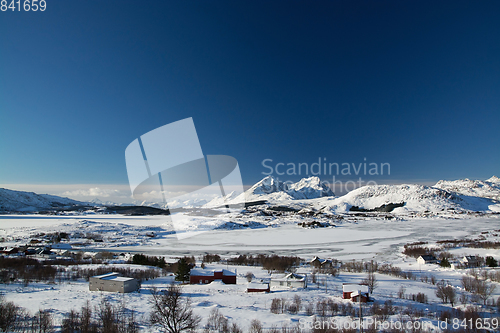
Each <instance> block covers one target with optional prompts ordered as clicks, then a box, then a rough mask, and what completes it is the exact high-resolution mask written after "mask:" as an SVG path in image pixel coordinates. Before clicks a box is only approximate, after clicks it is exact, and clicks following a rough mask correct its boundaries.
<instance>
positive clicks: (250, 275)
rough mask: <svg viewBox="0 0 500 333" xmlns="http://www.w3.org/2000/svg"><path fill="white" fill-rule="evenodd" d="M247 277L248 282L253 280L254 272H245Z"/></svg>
mask: <svg viewBox="0 0 500 333" xmlns="http://www.w3.org/2000/svg"><path fill="white" fill-rule="evenodd" d="M245 277H246V278H247V281H248V282H252V279H253V277H254V275H253V273H252V272H247V273H246V274H245Z"/></svg>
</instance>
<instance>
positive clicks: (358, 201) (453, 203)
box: [315, 184, 500, 214]
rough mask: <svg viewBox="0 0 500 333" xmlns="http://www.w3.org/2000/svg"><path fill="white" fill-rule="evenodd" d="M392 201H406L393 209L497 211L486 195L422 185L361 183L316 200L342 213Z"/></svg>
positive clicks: (325, 207)
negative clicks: (336, 196) (339, 193)
mask: <svg viewBox="0 0 500 333" xmlns="http://www.w3.org/2000/svg"><path fill="white" fill-rule="evenodd" d="M391 203H405V204H404V207H399V208H396V209H394V213H396V214H398V213H399V214H400V213H403V214H404V213H408V212H441V211H456V212H466V211H481V212H488V211H490V212H491V211H499V209H500V204H499V203H498V202H497V201H495V200H492V199H489V198H482V197H475V196H464V195H461V194H458V193H453V192H448V191H446V190H443V189H440V188H435V187H429V186H424V185H407V184H404V185H375V186H364V187H361V188H358V189H356V190H354V191H351V192H349V193H347V194H346V195H344V196H342V197H339V198H335V199H333V200H328V201H323V200H318V201H316V202H315V206H316V208H318V209H322V210H330V211H332V212H334V213H345V212H347V211H349V209H350V208H351V207H353V206H357V207H359V208H363V209H374V208H377V207H380V206H382V205H387V204H391Z"/></svg>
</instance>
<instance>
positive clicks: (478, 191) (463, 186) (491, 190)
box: [434, 176, 500, 200]
mask: <svg viewBox="0 0 500 333" xmlns="http://www.w3.org/2000/svg"><path fill="white" fill-rule="evenodd" d="M434 187H436V188H440V189H443V190H446V191H448V192H455V193H458V194H462V195H466V196H471V197H482V198H490V199H496V200H500V178H498V177H496V176H493V177H491V178H490V179H488V180H470V179H467V178H466V179H459V180H453V181H447V180H440V181H439V182H437V183H436V185H434Z"/></svg>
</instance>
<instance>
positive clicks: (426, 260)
mask: <svg viewBox="0 0 500 333" xmlns="http://www.w3.org/2000/svg"><path fill="white" fill-rule="evenodd" d="M417 262H418V263H419V264H420V265H425V264H437V263H438V260H437V259H436V257H434V256H432V255H430V254H425V255H423V256H420V257H418V258H417Z"/></svg>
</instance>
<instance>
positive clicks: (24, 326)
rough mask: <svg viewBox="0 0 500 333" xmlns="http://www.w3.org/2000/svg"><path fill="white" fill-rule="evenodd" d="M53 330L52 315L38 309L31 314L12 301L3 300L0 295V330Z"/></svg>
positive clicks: (41, 332) (44, 332)
mask: <svg viewBox="0 0 500 333" xmlns="http://www.w3.org/2000/svg"><path fill="white" fill-rule="evenodd" d="M53 331H54V324H53V320H52V316H51V315H50V313H49V312H48V311H44V310H39V311H38V312H37V313H35V315H31V314H30V313H29V312H28V311H27V310H26V309H24V308H22V307H19V306H17V305H16V304H14V303H13V302H7V301H5V299H4V297H3V296H1V295H0V332H26V333H28V332H29V333H50V332H53Z"/></svg>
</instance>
